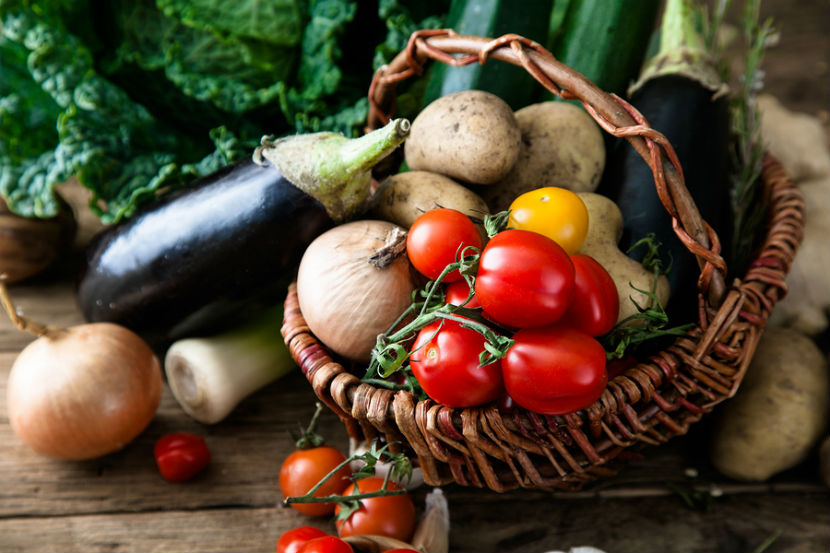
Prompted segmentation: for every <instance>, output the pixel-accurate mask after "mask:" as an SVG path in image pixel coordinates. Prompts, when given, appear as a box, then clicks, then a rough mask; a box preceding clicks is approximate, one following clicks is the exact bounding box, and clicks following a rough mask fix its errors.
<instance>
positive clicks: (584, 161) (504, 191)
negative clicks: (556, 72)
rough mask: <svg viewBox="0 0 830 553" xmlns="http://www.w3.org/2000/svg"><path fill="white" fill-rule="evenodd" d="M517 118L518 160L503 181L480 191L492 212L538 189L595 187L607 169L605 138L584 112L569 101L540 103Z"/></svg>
mask: <svg viewBox="0 0 830 553" xmlns="http://www.w3.org/2000/svg"><path fill="white" fill-rule="evenodd" d="M515 116H516V121H517V122H518V124H519V129H520V130H521V132H522V147H521V151H520V153H519V159H518V161H517V162H516V164H515V165H513V168H512V169H511V170H510V173H508V174H507V176H506V177H505V178H504V179H502V180H501V181H499V182H497V183H495V184H493V185H491V186H488V187H486V188H484V187H483V188H482V189H481V190H480V191H478V192H479V193H480V194H481V197H482V198H484V201H486V202H487V205H489V206H490V209H491V210H493V212H494V213H495V212H498V211H504V210H505V209H507V208H508V207H510V204H511V203H512V201H513V200H514V199H515V198H516V197H518V196H520V195H521V194H524V193H525V192H527V191H529V190H534V189H536V188H542V187H545V186H559V187H561V188H567V189H568V190H572V191H574V192H593V191H594V190H596V189H597V186H599V180H600V177H602V171H603V170H604V169H605V142H604V141H603V135H602V130H601V129H600V128H599V125H597V124H596V122H595V121H594V120H593V119H592V118H591V116H590V115H588V114H587V113H586V112H585V110H583V109H582V108H580V107H578V106H575V105H573V104H569V103H566V102H542V103H539V104H533V105H531V106H527V107H525V108H522V109H520V110H518V111H517V112H516V113H515Z"/></svg>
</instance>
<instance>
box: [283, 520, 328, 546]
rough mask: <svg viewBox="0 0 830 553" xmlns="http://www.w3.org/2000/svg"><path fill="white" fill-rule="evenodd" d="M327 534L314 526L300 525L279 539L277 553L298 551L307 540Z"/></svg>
mask: <svg viewBox="0 0 830 553" xmlns="http://www.w3.org/2000/svg"><path fill="white" fill-rule="evenodd" d="M327 535H328V534H326V533H325V532H323V531H322V530H320V529H319V528H315V527H314V526H298V527H296V528H294V529H293V530H289V531H288V532H285V533H283V535H282V536H280V539H279V540H277V553H297V552H298V551H299V550H300V548H301V547H302V546H304V545H305V544H306V542H308V541H311V540H313V539H315V538H322V537H323V536H327Z"/></svg>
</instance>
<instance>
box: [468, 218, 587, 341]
mask: <svg viewBox="0 0 830 553" xmlns="http://www.w3.org/2000/svg"><path fill="white" fill-rule="evenodd" d="M573 282H574V266H573V263H571V260H570V258H569V256H568V254H567V253H565V250H563V249H562V247H561V246H559V245H558V244H557V243H556V242H554V241H553V240H551V239H550V238H548V237H547V236H543V235H541V234H539V233H536V232H532V231H529V230H510V229H508V230H505V231H502V232H500V233H498V234H496V235H495V236H494V237H492V238H491V239H490V241H489V242H488V243H487V245H486V246H485V247H484V250H483V251H482V252H481V258H480V259H479V266H478V272H477V273H476V281H475V294H476V296H477V297H478V301H479V302H480V303H481V307H482V308H483V309H484V314H485V315H486V316H487V317H488V318H490V319H492V320H493V321H496V322H498V323H501V324H503V325H507V326H512V327H518V328H525V327H534V326H543V325H547V324H550V323H553V322H555V321H557V320H559V318H560V317H562V315H564V314H565V311H566V310H567V309H568V304H569V303H570V299H571V290H572V289H573Z"/></svg>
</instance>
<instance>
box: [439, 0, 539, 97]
mask: <svg viewBox="0 0 830 553" xmlns="http://www.w3.org/2000/svg"><path fill="white" fill-rule="evenodd" d="M552 9H553V0H522V1H521V2H508V1H505V0H453V1H452V2H451V3H450V9H449V12H448V14H447V19H446V26H447V27H449V28H451V29H453V30H454V31H456V32H457V33H458V34H461V35H475V36H484V37H491V38H498V37H500V36H502V35H504V34H507V33H515V34H517V35H521V36H523V37H525V38H529V39H531V40H535V41H536V42H538V43H540V44H544V43H545V41H546V37H547V34H548V23H549V22H550V16H551V10H552ZM461 90H483V91H485V92H490V93H492V94H495V95H496V96H498V97H500V98H501V99H502V100H504V101H505V102H507V104H508V105H509V106H510V107H511V108H513V109H514V110H516V109H519V108H522V107H524V106H526V105H528V104H531V103H533V102H534V101H536V100H537V99H539V98H540V96H541V89H540V88H539V85H538V84H537V83H536V81H534V80H533V77H531V76H530V74H529V73H528V72H527V71H525V70H524V69H523V68H521V67H516V66H514V65H511V64H508V63H501V62H489V63H487V65H486V66H482V65H480V64H477V63H473V64H471V65H467V66H464V67H452V66H450V65H446V64H443V63H435V64H433V65H432V67H431V69H430V73H429V77H428V80H427V86H426V92H425V94H424V105H427V104H429V103H430V102H432V101H433V100H435V99H437V98H439V97H441V96H446V95H447V94H451V93H453V92H459V91H461Z"/></svg>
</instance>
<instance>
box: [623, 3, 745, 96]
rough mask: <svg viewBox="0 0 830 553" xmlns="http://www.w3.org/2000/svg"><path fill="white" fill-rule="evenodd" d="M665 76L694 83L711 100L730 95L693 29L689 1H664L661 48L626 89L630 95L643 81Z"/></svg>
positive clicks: (700, 37) (698, 35)
mask: <svg viewBox="0 0 830 553" xmlns="http://www.w3.org/2000/svg"><path fill="white" fill-rule="evenodd" d="M666 75H679V76H683V77H686V78H688V79H691V80H693V81H695V82H697V83H698V84H699V85H701V86H703V87H704V88H706V89H708V90H711V91H712V93H713V94H712V98H713V99H715V98H718V97H719V96H724V95H727V94H728V93H729V86H728V85H727V84H726V83H725V82H723V79H722V78H721V76H720V74H719V73H718V70H717V66H716V64H715V62H714V60H713V59H712V56H711V54H710V53H709V52H708V51H707V49H706V47H705V45H704V41H703V37H702V36H701V33H700V32H699V31H698V29H697V27H696V24H695V15H694V12H693V10H692V7H691V5H690V4H689V0H668V1H667V2H666V7H665V13H664V14H663V22H662V23H661V25H660V48H659V50H658V52H657V54H656V55H654V56H653V57H652V58H651V59H649V60H648V61H647V62H646V63H645V65H644V66H643V69H642V71H641V73H640V78H639V79H638V80H637V82H635V83H634V84H632V85H631V87H630V88H629V89H628V94H629V96H631V95H633V94H634V93H635V92H636V91H637V90H639V89H640V88H641V87H642V86H643V85H644V84H645V83H646V82H648V81H650V80H652V79H655V78H658V77H662V76H666Z"/></svg>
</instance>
